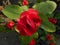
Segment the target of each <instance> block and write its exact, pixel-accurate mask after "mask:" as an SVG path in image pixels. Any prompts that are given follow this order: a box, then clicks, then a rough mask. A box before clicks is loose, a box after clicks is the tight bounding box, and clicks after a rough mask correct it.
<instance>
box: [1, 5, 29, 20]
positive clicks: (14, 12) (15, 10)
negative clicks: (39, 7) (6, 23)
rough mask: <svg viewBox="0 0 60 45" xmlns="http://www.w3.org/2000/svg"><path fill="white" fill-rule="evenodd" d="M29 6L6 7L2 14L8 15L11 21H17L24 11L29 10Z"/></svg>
mask: <svg viewBox="0 0 60 45" xmlns="http://www.w3.org/2000/svg"><path fill="white" fill-rule="evenodd" d="M27 9H28V7H27V6H21V7H20V6H18V5H9V6H6V7H5V8H4V9H3V10H2V12H3V13H4V15H6V16H7V17H8V18H10V19H15V20H16V19H17V18H19V17H20V13H21V12H23V11H24V10H27Z"/></svg>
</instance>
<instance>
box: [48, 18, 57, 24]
mask: <svg viewBox="0 0 60 45" xmlns="http://www.w3.org/2000/svg"><path fill="white" fill-rule="evenodd" d="M49 21H50V22H51V23H53V24H56V23H57V20H56V19H54V18H49Z"/></svg>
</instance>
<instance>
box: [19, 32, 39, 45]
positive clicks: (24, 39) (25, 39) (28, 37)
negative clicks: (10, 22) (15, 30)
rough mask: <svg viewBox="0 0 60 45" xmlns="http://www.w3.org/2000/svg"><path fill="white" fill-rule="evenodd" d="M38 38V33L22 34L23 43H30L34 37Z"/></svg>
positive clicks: (24, 44) (23, 44)
mask: <svg viewBox="0 0 60 45" xmlns="http://www.w3.org/2000/svg"><path fill="white" fill-rule="evenodd" d="M33 38H34V39H36V38H38V33H35V34H33V35H32V36H20V39H21V42H22V45H28V43H29V42H30V41H31V40H32V39H33Z"/></svg>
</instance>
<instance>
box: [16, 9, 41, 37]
mask: <svg viewBox="0 0 60 45" xmlns="http://www.w3.org/2000/svg"><path fill="white" fill-rule="evenodd" d="M40 23H41V19H40V17H39V16H38V11H36V10H34V9H29V10H28V11H24V12H22V13H21V15H20V20H19V21H18V23H17V29H18V31H19V32H20V34H21V35H25V36H31V35H32V34H34V33H35V32H36V31H37V28H38V27H39V26H40Z"/></svg>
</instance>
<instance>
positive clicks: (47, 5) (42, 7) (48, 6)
mask: <svg viewBox="0 0 60 45" xmlns="http://www.w3.org/2000/svg"><path fill="white" fill-rule="evenodd" d="M56 7H57V4H56V3H55V2H53V1H46V2H41V3H38V4H36V5H34V6H33V8H35V9H37V10H38V11H39V12H41V13H44V14H46V13H48V14H51V13H52V12H53V11H54V10H55V9H56Z"/></svg>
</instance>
